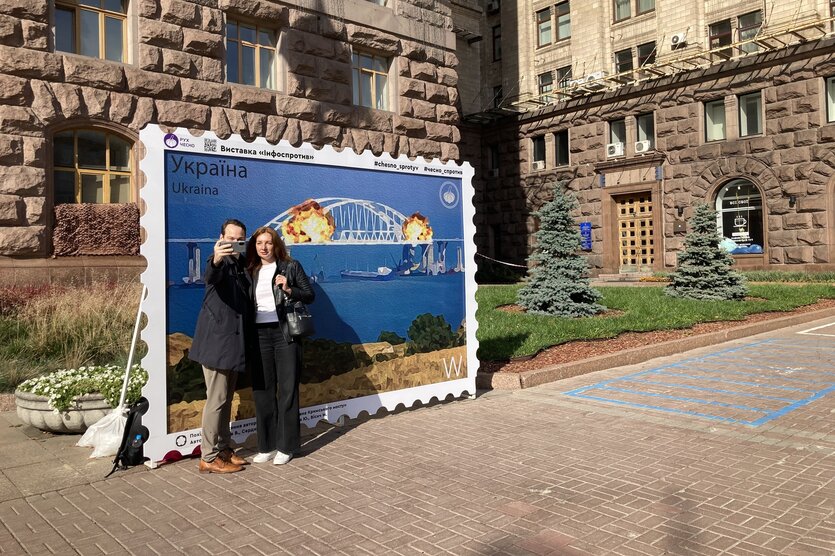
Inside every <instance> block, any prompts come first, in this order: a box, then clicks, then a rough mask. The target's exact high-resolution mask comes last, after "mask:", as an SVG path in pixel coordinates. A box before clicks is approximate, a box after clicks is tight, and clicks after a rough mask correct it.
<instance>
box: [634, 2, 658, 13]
mask: <svg viewBox="0 0 835 556" xmlns="http://www.w3.org/2000/svg"><path fill="white" fill-rule="evenodd" d="M654 9H655V0H638V15H641V14H645V13H647V12H651V11H653V10H654Z"/></svg>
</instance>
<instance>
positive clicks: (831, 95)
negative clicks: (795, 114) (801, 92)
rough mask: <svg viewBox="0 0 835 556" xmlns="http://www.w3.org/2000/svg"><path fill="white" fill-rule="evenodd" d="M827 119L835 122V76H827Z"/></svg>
mask: <svg viewBox="0 0 835 556" xmlns="http://www.w3.org/2000/svg"><path fill="white" fill-rule="evenodd" d="M833 1H835V0H833ZM826 121H827V122H835V77H827V78H826Z"/></svg>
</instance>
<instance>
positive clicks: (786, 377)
mask: <svg viewBox="0 0 835 556" xmlns="http://www.w3.org/2000/svg"><path fill="white" fill-rule="evenodd" d="M736 366H737V367H739V366H740V365H736ZM750 367H751V368H756V366H754V365H751V366H750ZM685 368H686V367H685ZM705 372H708V373H723V374H732V375H739V376H753V377H756V378H773V377H775V376H778V377H779V378H780V379H782V380H790V381H793V382H806V383H808V384H826V385H827V386H829V385H831V384H833V382H832V381H831V380H809V379H806V378H798V377H794V376H784V375H775V374H773V373H772V374H770V375H768V374H763V373H746V372H744V371H729V370H727V369H721V370H709V369H705ZM783 372H786V371H783ZM796 372H800V371H796Z"/></svg>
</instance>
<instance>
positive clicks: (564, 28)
mask: <svg viewBox="0 0 835 556" xmlns="http://www.w3.org/2000/svg"><path fill="white" fill-rule="evenodd" d="M554 9H555V10H556V12H557V40H558V41H561V40H564V39H568V38H571V7H570V6H569V3H568V2H560V3H559V4H557V5H556V6H555V7H554Z"/></svg>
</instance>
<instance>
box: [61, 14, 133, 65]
mask: <svg viewBox="0 0 835 556" xmlns="http://www.w3.org/2000/svg"><path fill="white" fill-rule="evenodd" d="M126 18H127V0H67V1H64V2H56V4H55V50H58V51H61V52H73V53H75V54H82V55H84V56H92V57H94V58H102V59H105V60H113V61H114V62H124V61H125V50H126V47H125V45H126V27H127V25H126V21H125V20H126Z"/></svg>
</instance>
